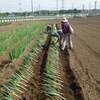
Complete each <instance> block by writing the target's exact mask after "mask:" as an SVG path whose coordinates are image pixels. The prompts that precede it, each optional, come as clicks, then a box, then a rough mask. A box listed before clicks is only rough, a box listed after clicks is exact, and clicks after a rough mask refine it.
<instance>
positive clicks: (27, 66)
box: [0, 35, 46, 100]
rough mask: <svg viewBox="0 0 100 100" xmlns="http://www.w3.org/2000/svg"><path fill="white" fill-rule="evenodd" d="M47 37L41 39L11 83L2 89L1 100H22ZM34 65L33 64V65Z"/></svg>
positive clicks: (12, 76) (13, 76)
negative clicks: (15, 98) (17, 99)
mask: <svg viewBox="0 0 100 100" xmlns="http://www.w3.org/2000/svg"><path fill="white" fill-rule="evenodd" d="M45 38H46V35H43V36H41V37H39V38H38V39H37V41H36V43H35V44H34V45H33V48H32V49H31V51H30V52H29V53H28V55H27V56H26V57H25V59H24V62H23V63H22V64H21V65H20V67H19V69H18V70H17V71H16V72H15V73H14V74H13V75H11V77H10V78H9V81H8V82H7V83H6V84H4V85H3V87H2V88H1V89H0V92H1V95H0V100H13V99H14V97H17V98H19V99H21V95H22V93H23V92H24V91H25V90H26V88H27V83H28V82H29V80H30V78H31V77H32V76H33V74H34V73H33V68H34V66H32V65H35V63H37V61H36V59H37V55H38V53H39V52H40V51H41V48H42V45H43V44H44V42H45ZM32 62H33V63H34V64H31V63H32Z"/></svg>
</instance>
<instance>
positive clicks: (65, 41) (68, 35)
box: [61, 17, 73, 50]
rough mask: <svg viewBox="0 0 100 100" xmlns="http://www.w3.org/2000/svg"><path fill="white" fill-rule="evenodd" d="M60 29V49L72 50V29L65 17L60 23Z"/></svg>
mask: <svg viewBox="0 0 100 100" xmlns="http://www.w3.org/2000/svg"><path fill="white" fill-rule="evenodd" d="M61 27H62V32H63V37H62V40H61V49H62V50H64V49H65V47H66V46H67V47H68V48H70V49H72V48H73V43H72V33H73V28H72V26H71V25H70V23H69V22H68V20H67V19H66V17H65V18H63V20H62V22H61Z"/></svg>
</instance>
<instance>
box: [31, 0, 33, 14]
mask: <svg viewBox="0 0 100 100" xmlns="http://www.w3.org/2000/svg"><path fill="white" fill-rule="evenodd" d="M31 11H32V13H33V0H31Z"/></svg>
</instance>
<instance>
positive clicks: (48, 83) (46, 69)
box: [0, 17, 100, 100]
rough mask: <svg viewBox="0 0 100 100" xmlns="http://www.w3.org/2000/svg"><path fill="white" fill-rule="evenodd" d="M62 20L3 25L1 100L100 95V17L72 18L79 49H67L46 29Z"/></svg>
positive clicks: (91, 99)
mask: <svg viewBox="0 0 100 100" xmlns="http://www.w3.org/2000/svg"><path fill="white" fill-rule="evenodd" d="M60 21H61V20H59V19H55V20H47V21H33V22H22V23H20V22H15V23H11V24H9V25H6V26H0V100H99V98H100V97H99V95H100V68H99V65H100V34H99V32H100V17H85V18H73V19H69V21H70V22H71V24H72V26H73V28H74V31H75V32H74V34H73V43H74V48H73V50H69V49H67V48H66V49H65V50H64V51H61V50H59V48H58V46H57V45H56V44H54V38H53V37H51V36H49V35H48V34H45V33H44V27H45V26H46V25H47V24H48V23H59V22H60ZM12 27H13V28H12Z"/></svg>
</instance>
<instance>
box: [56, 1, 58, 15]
mask: <svg viewBox="0 0 100 100" xmlns="http://www.w3.org/2000/svg"><path fill="white" fill-rule="evenodd" d="M56 10H57V11H56V12H57V14H58V0H56Z"/></svg>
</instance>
